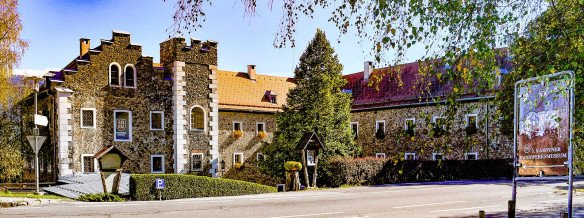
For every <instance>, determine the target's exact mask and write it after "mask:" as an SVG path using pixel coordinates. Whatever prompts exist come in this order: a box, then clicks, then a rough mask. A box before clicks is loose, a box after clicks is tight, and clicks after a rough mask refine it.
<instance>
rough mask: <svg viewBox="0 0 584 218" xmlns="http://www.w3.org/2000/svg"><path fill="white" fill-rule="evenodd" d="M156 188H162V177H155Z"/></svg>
mask: <svg viewBox="0 0 584 218" xmlns="http://www.w3.org/2000/svg"><path fill="white" fill-rule="evenodd" d="M155 184H156V189H164V179H156V183H155Z"/></svg>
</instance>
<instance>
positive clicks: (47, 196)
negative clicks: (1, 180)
mask: <svg viewBox="0 0 584 218" xmlns="http://www.w3.org/2000/svg"><path fill="white" fill-rule="evenodd" d="M0 197H8V198H34V199H61V200H70V198H67V197H63V196H58V195H51V194H44V195H37V194H35V193H32V192H16V193H14V192H6V191H4V192H0Z"/></svg>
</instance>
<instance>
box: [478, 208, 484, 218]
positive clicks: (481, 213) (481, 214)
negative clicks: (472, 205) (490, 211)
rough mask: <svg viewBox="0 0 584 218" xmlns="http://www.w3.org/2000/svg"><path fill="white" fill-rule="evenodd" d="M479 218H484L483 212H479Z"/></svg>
mask: <svg viewBox="0 0 584 218" xmlns="http://www.w3.org/2000/svg"><path fill="white" fill-rule="evenodd" d="M479 218H485V211H484V210H479Z"/></svg>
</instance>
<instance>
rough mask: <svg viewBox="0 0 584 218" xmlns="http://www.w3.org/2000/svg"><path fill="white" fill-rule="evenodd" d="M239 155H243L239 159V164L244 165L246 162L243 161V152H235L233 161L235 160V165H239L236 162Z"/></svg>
mask: <svg viewBox="0 0 584 218" xmlns="http://www.w3.org/2000/svg"><path fill="white" fill-rule="evenodd" d="M237 155H241V158H239V163H240V164H243V162H244V161H243V152H235V153H233V159H232V160H233V165H235V164H237V163H236V162H235V156H237Z"/></svg>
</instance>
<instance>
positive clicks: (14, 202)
mask: <svg viewBox="0 0 584 218" xmlns="http://www.w3.org/2000/svg"><path fill="white" fill-rule="evenodd" d="M62 201H63V200H61V199H35V198H12V197H0V208H2V207H17V206H29V205H41V204H52V203H58V202H62Z"/></svg>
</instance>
